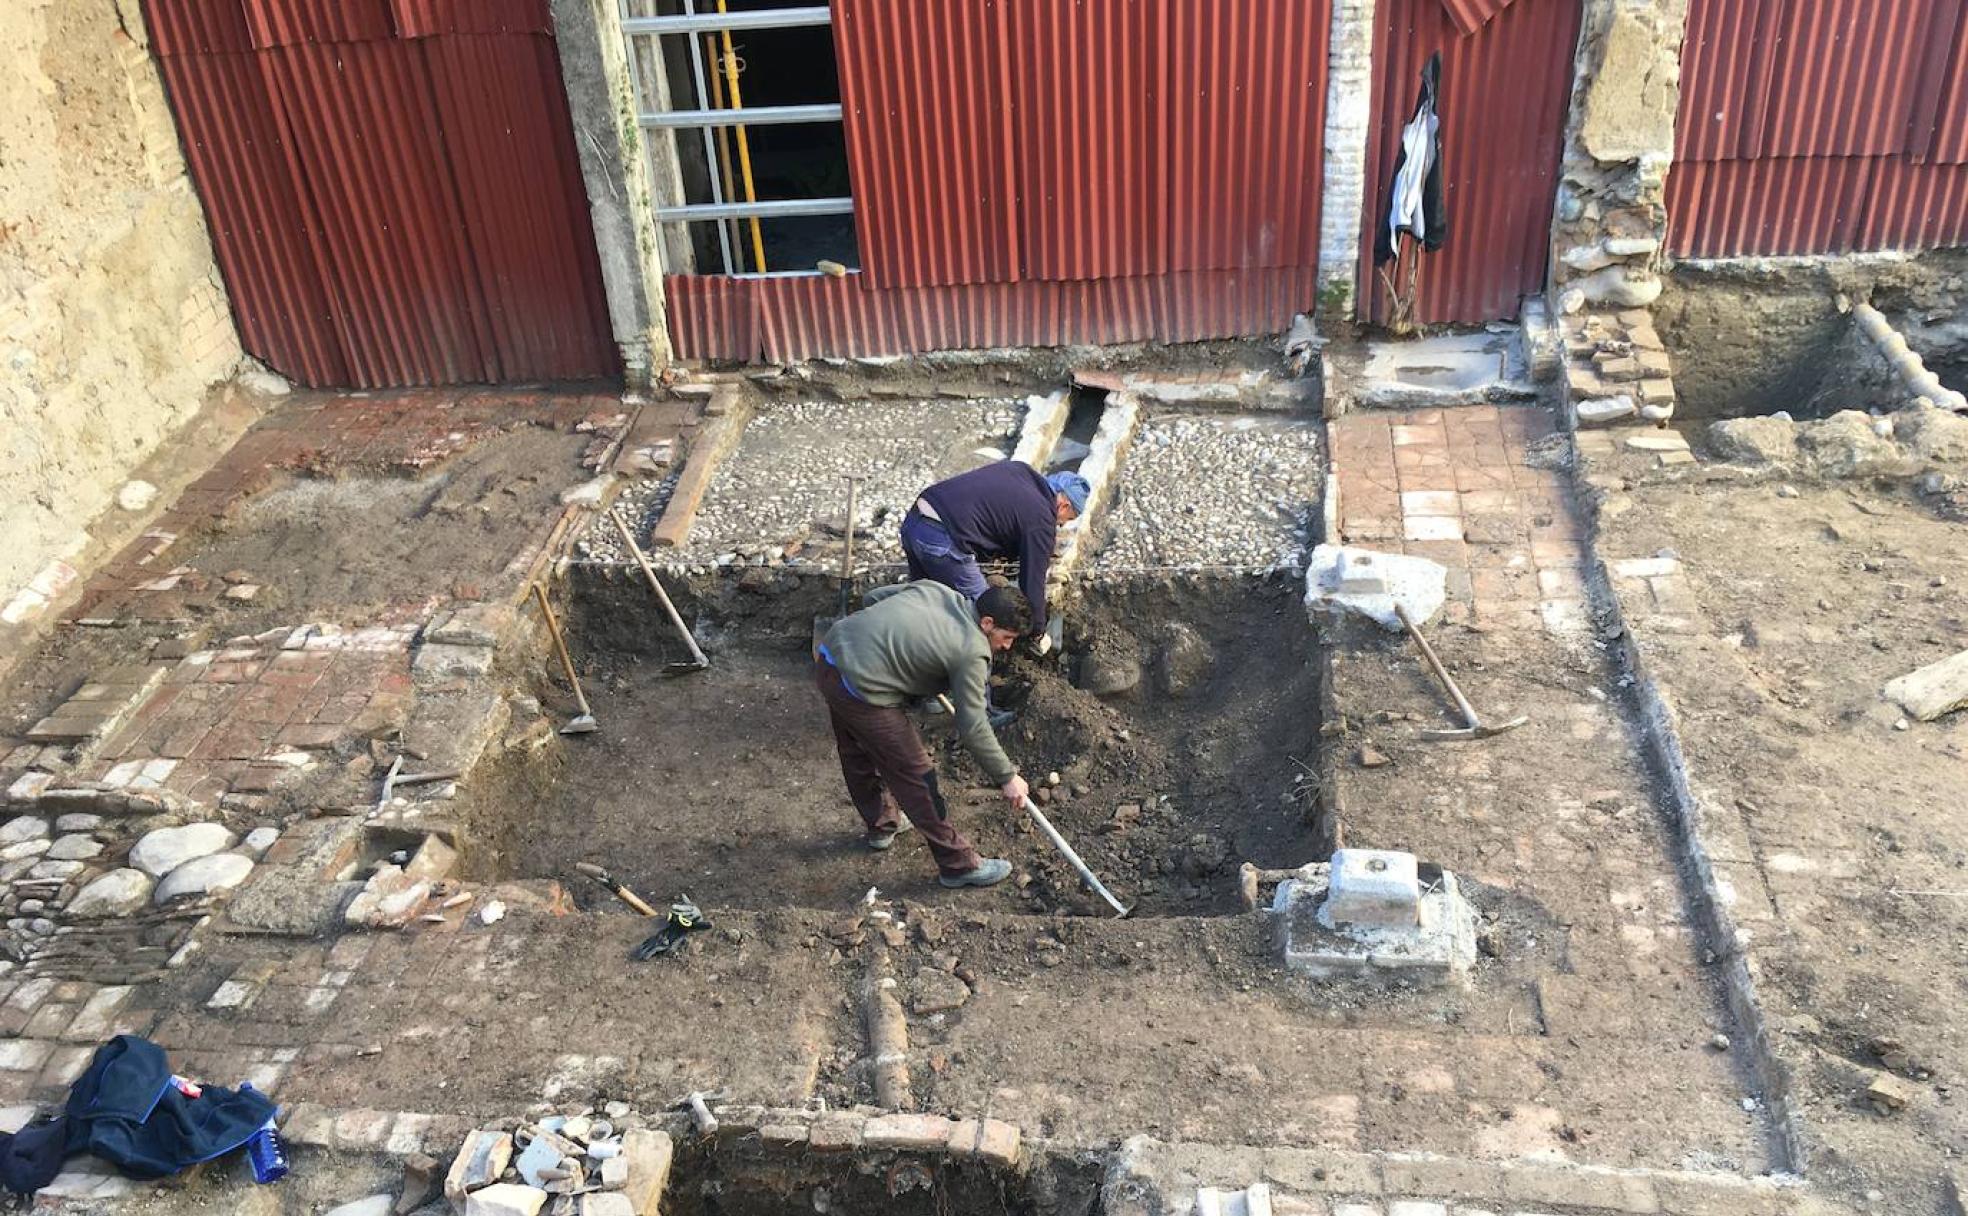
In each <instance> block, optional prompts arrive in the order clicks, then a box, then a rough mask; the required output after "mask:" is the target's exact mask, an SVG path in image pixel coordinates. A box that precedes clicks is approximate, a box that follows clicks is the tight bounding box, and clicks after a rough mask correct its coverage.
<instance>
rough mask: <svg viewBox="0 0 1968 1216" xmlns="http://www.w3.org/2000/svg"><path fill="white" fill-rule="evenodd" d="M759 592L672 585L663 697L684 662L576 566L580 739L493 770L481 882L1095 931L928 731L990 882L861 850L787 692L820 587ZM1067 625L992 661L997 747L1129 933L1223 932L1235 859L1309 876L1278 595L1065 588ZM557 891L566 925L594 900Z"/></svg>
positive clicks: (927, 725)
mask: <svg viewBox="0 0 1968 1216" xmlns="http://www.w3.org/2000/svg"><path fill="white" fill-rule="evenodd" d="M771 579H772V585H770V586H766V585H763V584H762V583H761V582H760V581H759V580H754V581H753V582H752V583H751V584H749V585H741V582H740V580H738V579H733V578H731V577H729V576H724V577H714V578H705V579H699V580H693V581H692V582H690V583H688V584H684V583H682V582H680V581H678V582H675V583H673V584H672V585H673V586H674V587H675V589H676V592H677V593H678V595H679V598H680V600H681V602H680V604H679V607H680V608H681V610H682V612H683V614H684V616H685V618H686V619H687V620H690V621H692V622H693V623H694V624H695V625H696V628H697V633H698V636H699V640H700V641H701V642H702V643H704V644H705V647H706V649H707V650H708V651H709V653H710V656H711V667H710V669H709V670H707V671H704V672H701V673H699V674H694V675H687V676H680V677H679V676H673V675H667V674H666V668H668V667H669V666H670V665H671V664H672V663H674V662H676V661H677V660H679V659H682V658H684V657H686V654H685V652H684V650H683V648H682V646H681V645H680V644H679V643H678V641H677V640H676V638H675V636H674V634H673V633H671V632H670V629H669V626H668V624H667V621H666V618H664V617H663V616H662V615H661V614H660V611H659V610H658V609H657V608H656V607H655V606H654V604H653V602H652V600H651V597H650V595H649V589H648V587H647V585H646V584H644V583H643V582H642V581H641V579H640V576H639V575H638V576H636V577H634V578H631V577H629V576H628V574H626V573H624V572H623V571H621V570H620V569H619V568H615V567H599V566H596V567H586V568H580V569H579V570H578V571H577V574H576V577H575V578H574V579H573V580H571V582H570V601H571V602H570V604H569V605H568V608H569V611H568V617H569V625H570V631H571V633H572V636H573V643H574V647H575V652H576V659H575V661H576V665H577V667H578V669H579V670H580V672H581V674H582V678H583V682H584V684H585V685H586V689H587V695H588V698H589V700H590V702H591V703H592V705H593V708H594V713H595V716H596V717H597V719H598V720H599V721H600V723H601V730H599V731H598V732H596V733H595V734H592V735H586V736H582V737H578V738H574V739H569V740H566V741H564V742H562V743H557V744H554V745H551V746H548V747H545V748H540V749H537V750H533V751H525V752H521V751H514V752H512V753H509V754H507V755H506V756H505V757H504V758H502V759H501V760H500V762H499V763H498V765H497V773H496V776H495V779H494V780H493V781H492V782H490V783H488V785H487V786H486V787H484V788H483V789H482V791H481V793H480V795H479V796H478V797H477V798H476V799H475V803H476V808H475V811H474V819H475V822H474V824H473V835H474V839H475V841H476V842H477V846H478V847H476V848H475V849H474V864H475V865H476V866H477V867H478V868H479V869H480V871H481V874H482V876H484V877H523V878H544V877H552V878H562V879H565V878H567V877H568V876H569V875H571V874H572V873H574V867H575V865H576V864H577V863H579V862H599V863H601V864H604V865H606V866H608V867H609V868H610V869H611V870H612V871H613V872H614V873H615V874H616V875H617V876H619V877H621V878H623V879H625V880H627V881H628V882H629V883H630V885H632V886H633V887H635V888H636V889H637V890H638V891H640V892H642V893H643V894H644V895H645V896H647V897H649V898H650V899H652V900H653V901H656V902H668V901H669V900H670V899H672V898H674V897H676V896H679V895H682V894H688V895H689V896H690V897H691V898H692V899H694V900H696V901H697V902H698V903H699V904H701V905H703V906H704V907H706V908H712V907H736V908H747V909H770V908H781V907H807V908H824V909H841V908H844V907H847V906H850V905H852V904H853V903H854V902H855V901H857V900H859V899H860V898H861V897H862V896H863V894H864V893H865V892H866V891H867V889H868V888H869V887H879V888H881V890H882V891H883V893H884V894H885V895H887V896H890V897H899V898H911V899H923V900H928V901H934V902H949V903H955V904H960V905H961V906H963V907H965V908H976V909H978V910H982V911H996V912H1019V913H1049V912H1062V913H1066V914H1077V915H1090V916H1092V915H1106V914H1109V913H1108V911H1107V909H1106V908H1105V906H1104V905H1103V904H1102V903H1101V902H1100V901H1099V899H1098V898H1097V897H1095V896H1094V895H1093V894H1092V893H1091V892H1089V891H1087V890H1085V889H1084V888H1083V887H1082V886H1081V884H1080V882H1079V880H1078V878H1077V876H1076V875H1075V874H1074V872H1073V871H1072V869H1071V868H1070V866H1069V865H1068V864H1067V863H1065V862H1064V861H1063V860H1062V859H1061V858H1060V857H1059V856H1058V855H1057V854H1056V853H1054V852H1053V851H1052V849H1051V848H1050V847H1049V846H1048V844H1047V843H1046V841H1045V839H1044V838H1043V837H1042V836H1041V835H1040V834H1039V833H1038V832H1037V831H1036V830H1034V828H1033V827H1032V825H1031V824H1030V823H1029V822H1028V821H1027V820H1026V818H1025V817H1024V816H1023V815H1021V814H1016V813H1013V812H1011V811H1010V810H1008V809H1007V808H1006V807H1005V805H1004V803H1003V802H1002V800H1001V799H999V797H998V796H997V794H996V791H995V790H994V789H993V788H991V786H990V784H989V783H988V781H986V779H985V778H984V777H983V775H982V773H981V772H980V770H979V769H978V768H977V767H976V765H975V764H974V762H973V761H971V759H970V758H969V757H968V755H966V754H964V753H963V752H962V751H961V750H959V749H957V748H956V746H955V743H954V740H953V731H952V724H951V720H950V719H949V718H948V717H947V716H946V715H940V714H938V715H930V714H918V715H916V719H917V721H918V723H919V725H920V728H921V730H922V733H923V738H924V741H925V743H926V744H927V746H928V747H929V748H930V750H931V752H932V754H933V755H934V756H935V758H936V760H937V765H938V769H939V771H940V773H941V775H942V785H943V789H944V792H945V794H946V796H947V798H948V801H949V804H950V807H951V815H952V817H953V818H955V819H956V820H957V821H958V823H959V825H960V826H961V827H962V828H963V830H964V831H965V833H966V834H967V835H969V836H970V838H971V840H972V842H973V843H974V844H975V845H976V846H977V848H978V849H979V850H980V851H981V852H983V853H984V854H985V855H987V856H996V857H1005V858H1008V859H1010V860H1011V861H1012V863H1013V865H1014V877H1013V879H1012V880H1011V881H1009V882H1006V883H1005V884H1003V885H1001V886H999V887H997V888H993V889H991V890H988V891H965V892H961V893H958V892H951V891H946V890H943V889H942V888H941V887H939V886H938V884H937V883H936V881H935V870H934V866H933V864H932V863H931V860H930V858H929V855H928V852H927V850H926V848H925V847H924V846H923V844H922V843H921V841H920V840H919V839H917V838H916V837H915V835H914V834H913V833H904V835H903V836H902V837H901V839H900V840H899V841H898V843H897V845H896V847H895V848H894V849H892V850H891V851H889V852H887V853H885V854H872V853H870V852H869V851H868V850H867V849H866V848H865V847H864V845H863V844H862V839H861V831H860V821H859V819H858V818H857V817H856V815H855V813H854V811H853V809H852V807H851V806H850V805H849V803H848V800H847V797H846V791H845V788H844V786H843V783H842V779H841V775H840V770H839V767H838V762H837V759H836V755H835V749H834V744H833V739H832V735H831V733H830V730H829V728H828V722H827V717H826V714H825V712H824V709H823V707H822V704H821V701H820V699H819V696H818V694H817V692H816V691H815V689H814V686H813V679H812V663H811V658H810V654H809V646H810V634H811V625H812V620H813V618H814V617H815V616H816V615H831V614H832V613H833V612H834V611H835V609H836V604H837V599H836V587H835V584H834V581H833V580H832V579H828V578H825V577H813V576H810V575H809V576H807V577H805V578H801V577H799V576H796V575H792V574H786V573H778V574H774V575H772V576H771ZM1067 622H1068V623H1067V629H1066V643H1065V647H1064V656H1063V658H1062V657H1061V656H1059V655H1054V656H1050V657H1047V658H1043V659H1038V658H1031V657H1026V656H1022V655H1021V656H1014V657H1011V658H1008V659H1005V660H1001V661H1000V663H999V665H998V672H997V675H996V677H995V679H996V681H997V693H996V696H997V700H998V703H999V704H1000V705H1002V706H1005V707H1008V708H1012V709H1015V710H1017V711H1018V717H1017V720H1016V721H1015V722H1014V723H1013V724H1012V725H1011V726H1009V727H1008V728H1006V729H1004V730H1003V731H1001V732H1000V738H1001V740H1002V742H1003V743H1004V745H1005V747H1006V749H1007V751H1008V752H1009V753H1010V754H1011V756H1012V758H1013V760H1014V761H1015V762H1016V763H1018V764H1019V766H1020V768H1021V771H1022V772H1024V773H1025V774H1026V775H1027V777H1028V778H1029V779H1030V780H1031V781H1032V782H1033V784H1034V786H1035V787H1042V788H1043V789H1044V791H1045V792H1044V794H1043V795H1042V797H1044V798H1045V799H1046V803H1045V807H1044V810H1045V813H1046V814H1047V816H1048V817H1049V818H1050V819H1051V820H1052V822H1053V823H1054V824H1055V825H1056V826H1057V827H1058V829H1059V830H1060V831H1061V832H1062V833H1063V834H1064V835H1065V836H1066V838H1067V839H1068V840H1069V841H1071V842H1072V843H1073V845H1074V846H1075V847H1076V848H1077V849H1078V851H1079V852H1080V853H1081V855H1082V856H1083V857H1084V858H1085V860H1086V861H1087V862H1088V864H1089V865H1091V866H1092V868H1093V869H1094V870H1095V872H1096V873H1098V874H1099V875H1100V876H1101V877H1102V878H1103V879H1104V880H1105V881H1106V882H1107V884H1108V886H1110V887H1111V888H1112V889H1113V890H1114V891H1115V892H1116V893H1117V894H1118V895H1119V896H1120V897H1121V898H1122V899H1123V901H1125V902H1127V903H1130V904H1132V905H1134V907H1135V910H1136V914H1137V915H1145V916H1214V915H1224V914H1231V913H1235V912H1239V911H1242V910H1243V904H1242V902H1241V899H1240V896H1239V885H1238V867H1239V865H1240V863H1242V862H1244V861H1253V862H1256V863H1257V864H1258V865H1260V866H1266V867H1276V866H1295V865H1300V864H1303V863H1304V862H1306V861H1310V860H1316V859H1318V857H1319V856H1320V855H1319V854H1317V853H1316V852H1315V849H1316V844H1317V841H1316V834H1315V832H1314V831H1313V828H1312V822H1311V815H1310V810H1309V807H1310V804H1311V802H1312V799H1311V797H1310V791H1311V789H1312V788H1313V785H1314V782H1315V772H1316V766H1317V763H1318V760H1317V749H1316V745H1317V742H1318V738H1319V722H1320V708H1319V707H1320V690H1321V686H1322V675H1321V669H1322V659H1321V655H1320V652H1319V649H1318V646H1317V643H1316V641H1315V639H1314V636H1313V634H1312V631H1311V628H1310V626H1309V625H1308V623H1307V621H1306V619H1305V615H1304V612H1303V610H1302V609H1301V607H1300V605H1299V603H1298V592H1297V586H1296V582H1295V580H1293V579H1290V578H1286V577H1282V576H1279V577H1273V578H1269V579H1258V578H1246V579H1214V580H1202V579H1195V580H1168V579H1161V580H1154V581H1152V582H1145V581H1134V582H1127V583H1107V584H1103V585H1102V586H1100V587H1098V588H1091V587H1089V588H1086V589H1084V591H1083V593H1082V594H1080V595H1079V596H1077V597H1076V600H1075V602H1074V604H1073V606H1071V607H1070V608H1069V610H1068V613H1067ZM1085 684H1092V685H1094V686H1096V687H1098V688H1100V689H1102V690H1103V691H1104V692H1105V693H1106V695H1104V696H1102V695H1096V693H1095V691H1093V690H1091V689H1089V688H1087V687H1080V686H1079V685H1085ZM1120 685H1128V687H1126V688H1125V689H1122V688H1119V687H1118V686H1120ZM542 694H543V697H544V698H545V699H546V700H547V701H548V702H550V703H553V704H559V703H561V702H564V701H566V700H567V698H566V695H565V692H564V690H562V689H560V688H558V687H551V686H550V687H546V688H543V689H542ZM1053 774H1057V777H1056V780H1055V779H1054V778H1053V776H1052V775H1053ZM575 890H576V898H577V900H578V901H580V902H581V903H582V904H584V905H585V906H590V907H594V906H601V905H604V904H606V903H607V902H608V901H609V898H610V897H609V896H608V894H607V893H606V892H605V891H603V890H601V889H600V888H599V887H595V886H592V885H577V886H576V888H575Z"/></svg>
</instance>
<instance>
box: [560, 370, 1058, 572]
mask: <svg viewBox="0 0 1968 1216" xmlns="http://www.w3.org/2000/svg"><path fill="white" fill-rule="evenodd" d="M1024 409H1025V407H1024V403H1023V402H1022V401H947V400H945V401H920V402H914V401H912V402H888V401H882V402H799V403H795V404H786V405H768V406H765V407H762V408H761V409H760V410H759V412H758V413H757V414H756V415H755V416H754V417H753V418H752V421H751V423H750V424H749V425H748V426H746V428H745V434H744V436H743V438H742V439H741V440H740V441H739V444H738V450H737V451H735V452H733V453H732V454H731V455H730V456H729V457H727V458H726V459H725V461H724V463H723V465H721V466H720V467H719V468H718V471H717V473H716V475H715V476H714V477H713V478H712V481H711V485H710V488H709V490H708V491H706V493H705V495H704V501H703V504H702V505H701V506H700V507H699V508H698V511H697V521H696V525H695V526H694V527H693V528H692V529H691V534H690V543H689V545H688V546H687V547H685V548H684V549H681V550H679V551H677V552H675V553H665V554H652V555H651V556H652V559H654V560H658V561H662V562H664V563H665V564H667V565H670V566H672V567H673V568H674V567H688V568H690V569H692V570H695V571H699V572H702V571H708V570H709V569H711V568H713V567H716V566H734V565H780V564H785V565H794V566H797V565H801V564H805V559H803V558H802V557H801V556H800V555H799V551H800V549H801V547H802V546H803V545H804V544H805V543H806V542H807V541H808V539H809V538H812V539H814V540H816V541H817V540H831V539H832V538H831V537H830V536H828V535H826V534H825V533H824V532H823V531H822V530H821V529H820V527H819V521H821V520H823V519H826V518H828V517H835V518H836V519H837V518H838V517H839V516H840V515H841V514H842V512H844V511H845V509H846V506H847V482H846V480H845V478H846V475H847V474H849V473H854V474H856V475H858V476H861V477H863V478H864V479H865V480H863V481H862V482H861V487H860V491H859V494H858V499H857V507H856V514H857V515H858V516H859V520H860V524H861V527H862V528H864V529H868V530H869V531H868V533H864V534H863V535H862V536H861V537H859V538H858V539H857V540H856V542H855V554H856V559H857V560H856V564H857V565H858V566H860V567H862V568H864V569H865V568H869V567H877V566H883V565H889V564H895V565H900V564H901V562H902V547H901V543H900V541H899V539H898V537H897V529H899V528H900V527H901V524H902V515H903V513H904V512H905V511H907V510H908V507H909V504H910V503H912V502H914V501H915V498H916V495H917V494H919V493H921V492H922V489H923V487H924V486H927V485H929V484H930V483H931V482H934V481H937V480H939V479H941V478H944V477H949V476H952V475H954V474H956V473H960V472H963V471H964V470H966V469H971V468H975V467H976V466H978V465H980V464H983V463H985V461H986V460H987V459H992V458H994V457H992V456H991V455H990V452H986V451H982V450H981V449H990V450H991V451H994V452H996V453H997V454H998V455H999V456H1002V455H1005V454H1008V453H1009V452H1010V451H1011V449H1012V445H1013V443H1014V442H1015V441H1016V439H1017V434H1018V426H1019V422H1020V421H1021V419H1022V418H1023V416H1024ZM673 488H674V479H673V478H666V479H664V481H662V482H660V483H653V484H646V485H643V486H636V487H633V488H631V489H630V490H629V491H628V492H626V493H625V494H624V495H623V499H624V507H625V510H626V511H627V512H628V513H629V518H631V519H633V518H635V516H636V514H637V513H640V514H641V515H642V517H643V520H644V528H645V530H646V529H647V527H648V525H650V524H653V523H654V522H655V519H656V517H657V516H658V515H659V514H660V513H661V510H662V505H661V504H666V503H667V502H668V498H669V494H670V491H671V490H672V489H673ZM597 524H598V526H596V527H592V528H590V529H589V531H588V533H587V534H586V536H584V537H583V539H582V540H581V541H580V542H579V544H578V546H577V549H578V551H579V553H580V554H581V555H582V556H583V557H587V558H590V559H594V560H601V561H626V560H628V557H627V554H626V553H624V552H622V551H621V541H620V538H619V537H618V536H617V535H616V533H615V528H614V525H613V524H610V523H609V522H608V521H607V520H605V519H603V520H599V521H597ZM789 550H790V552H789Z"/></svg>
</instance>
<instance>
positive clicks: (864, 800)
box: [813, 659, 978, 874]
mask: <svg viewBox="0 0 1968 1216" xmlns="http://www.w3.org/2000/svg"><path fill="white" fill-rule="evenodd" d="M813 682H814V683H815V684H817V685H819V686H820V696H821V697H822V698H824V699H825V700H826V702H827V716H828V718H830V719H831V720H832V721H833V726H834V745H835V746H836V747H837V748H839V749H840V762H841V776H842V777H843V778H845V779H846V781H847V796H848V797H849V798H852V799H853V800H854V809H855V810H857V811H859V812H860V813H861V822H863V823H865V824H867V825H868V830H869V831H870V832H890V831H894V830H895V829H897V828H899V827H901V826H902V825H901V823H900V821H898V820H897V819H896V817H895V807H896V806H899V807H901V808H902V813H903V814H904V815H907V816H908V817H909V822H910V823H912V824H914V825H916V831H918V832H921V833H922V838H923V842H924V843H925V844H927V845H929V851H930V854H931V856H933V857H935V858H936V868H937V869H938V870H939V871H941V872H942V873H944V874H962V873H965V872H966V871H969V870H974V869H976V868H977V864H978V856H977V850H976V849H974V848H972V847H971V846H970V842H969V841H968V840H965V839H964V834H963V833H962V832H959V831H958V830H957V826H956V825H955V824H953V823H949V822H947V821H944V820H939V819H938V818H937V817H936V802H937V799H936V798H935V797H934V796H932V793H931V785H932V783H933V782H934V781H935V780H936V766H935V765H934V764H932V763H931V762H930V759H929V753H928V752H927V751H925V750H923V742H922V736H921V735H919V734H917V733H916V726H915V723H913V722H911V721H909V715H907V714H905V713H903V712H902V711H901V710H900V709H895V708H887V707H884V706H880V705H870V704H868V703H867V702H866V701H863V700H861V699H860V698H859V697H856V696H855V695H854V694H853V693H851V692H849V691H848V690H847V685H846V684H845V683H844V682H843V681H842V680H841V675H840V672H839V671H837V670H835V669H834V665H833V664H832V663H829V662H827V661H826V660H825V659H815V660H814V661H813ZM884 788H886V789H887V790H888V794H889V797H891V798H893V799H894V800H895V805H894V806H890V805H889V804H887V803H886V802H884V801H883V799H882V790H883V789H884Z"/></svg>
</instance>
